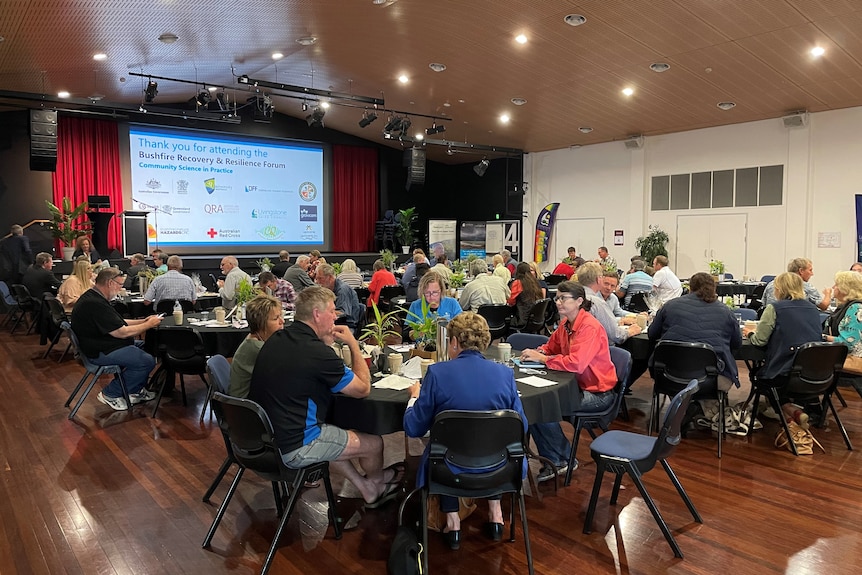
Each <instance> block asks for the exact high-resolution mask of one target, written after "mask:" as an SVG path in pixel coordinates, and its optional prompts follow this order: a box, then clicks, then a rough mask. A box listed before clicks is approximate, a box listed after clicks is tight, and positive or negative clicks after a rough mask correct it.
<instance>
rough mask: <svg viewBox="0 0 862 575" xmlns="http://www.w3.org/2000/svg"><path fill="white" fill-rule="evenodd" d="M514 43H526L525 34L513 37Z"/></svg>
mask: <svg viewBox="0 0 862 575" xmlns="http://www.w3.org/2000/svg"><path fill="white" fill-rule="evenodd" d="M515 42H517V43H518V44H526V43H527V36H526V34H518V35H517V36H515Z"/></svg>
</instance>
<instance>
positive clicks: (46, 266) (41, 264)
mask: <svg viewBox="0 0 862 575" xmlns="http://www.w3.org/2000/svg"><path fill="white" fill-rule="evenodd" d="M53 268H54V260H53V258H52V257H51V254H49V253H47V252H41V253H38V254H36V263H34V264H33V265H32V266H30V267H29V268H27V271H25V272H24V278H23V279H22V280H21V283H22V284H24V287H26V288H27V290H28V291H29V292H30V295H31V296H32V297H34V298H36V299H38V300H40V301H41V300H42V294H43V293H45V292H49V293H53V294H56V293H57V288H59V287H60V280H58V279H57V276H55V275H54V273H53V272H52V271H51V270H52V269H53Z"/></svg>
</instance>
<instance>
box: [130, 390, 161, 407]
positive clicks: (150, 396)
mask: <svg viewBox="0 0 862 575" xmlns="http://www.w3.org/2000/svg"><path fill="white" fill-rule="evenodd" d="M155 398H156V392H155V391H150V390H149V389H147V388H142V389H141V391H139V392H138V393H130V394H129V400H130V401H131V402H132V405H137V404H139V403H144V402H146V401H152V400H154V399H155Z"/></svg>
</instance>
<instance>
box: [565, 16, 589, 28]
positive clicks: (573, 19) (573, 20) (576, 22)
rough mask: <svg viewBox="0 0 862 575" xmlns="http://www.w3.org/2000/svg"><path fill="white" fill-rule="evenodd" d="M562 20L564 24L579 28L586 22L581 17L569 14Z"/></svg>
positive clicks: (584, 18) (583, 17)
mask: <svg viewBox="0 0 862 575" xmlns="http://www.w3.org/2000/svg"><path fill="white" fill-rule="evenodd" d="M563 20H565V22H566V24H568V25H569V26H580V25H581V24H583V23H584V22H586V21H587V19H586V17H585V16H581V15H580V14H569V15H567V16H566V17H565V18H563Z"/></svg>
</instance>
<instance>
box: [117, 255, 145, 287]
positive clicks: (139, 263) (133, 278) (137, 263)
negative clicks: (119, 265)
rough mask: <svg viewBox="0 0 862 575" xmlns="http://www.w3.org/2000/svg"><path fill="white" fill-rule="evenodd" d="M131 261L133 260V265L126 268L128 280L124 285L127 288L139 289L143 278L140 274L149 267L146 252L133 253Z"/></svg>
mask: <svg viewBox="0 0 862 575" xmlns="http://www.w3.org/2000/svg"><path fill="white" fill-rule="evenodd" d="M129 261H131V262H132V265H131V266H129V269H128V270H126V281H125V282H124V283H123V287H124V288H126V289H127V290H133V291H137V290H138V287H140V280H141V278H140V277H138V274H139V273H140V272H142V271H144V270H146V269H147V267H149V266H147V258H146V256H144V254H132V257H130V258H129Z"/></svg>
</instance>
